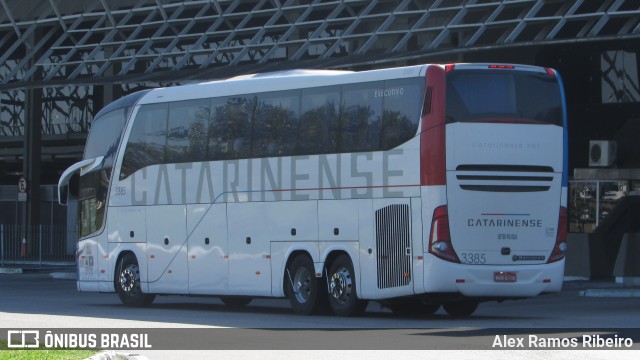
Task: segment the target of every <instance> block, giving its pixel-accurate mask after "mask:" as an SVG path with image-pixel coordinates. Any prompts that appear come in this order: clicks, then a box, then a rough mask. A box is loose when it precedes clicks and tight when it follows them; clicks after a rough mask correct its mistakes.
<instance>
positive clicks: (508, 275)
mask: <svg viewBox="0 0 640 360" xmlns="http://www.w3.org/2000/svg"><path fill="white" fill-rule="evenodd" d="M517 280H518V275H517V274H516V273H515V272H512V271H496V272H494V273H493V281H495V282H516V281H517Z"/></svg>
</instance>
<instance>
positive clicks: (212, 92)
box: [138, 65, 426, 104]
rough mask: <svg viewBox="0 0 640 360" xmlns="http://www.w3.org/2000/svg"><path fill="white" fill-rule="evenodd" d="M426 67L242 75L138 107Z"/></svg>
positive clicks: (153, 96)
mask: <svg viewBox="0 0 640 360" xmlns="http://www.w3.org/2000/svg"><path fill="white" fill-rule="evenodd" d="M425 70H426V66H425V65H416V66H408V67H400V68H391V69H381V70H370V71H359V72H351V71H337V70H289V71H280V72H273V73H264V74H251V75H241V76H237V77H234V78H231V79H226V80H216V81H208V82H201V83H194V84H188V85H182V86H175V87H166V88H158V89H154V90H151V91H150V92H149V93H147V94H145V96H144V97H142V99H140V101H139V102H138V104H152V103H162V102H169V101H180V100H191V99H201V98H210V97H219V96H233V95H241V94H247V93H260V92H269V91H282V90H289V89H302V88H308V87H320V86H330V85H341V84H352V83H360V82H367V81H379V80H388V79H397V78H409V77H417V76H424V73H425Z"/></svg>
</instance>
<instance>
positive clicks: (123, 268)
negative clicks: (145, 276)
mask: <svg viewBox="0 0 640 360" xmlns="http://www.w3.org/2000/svg"><path fill="white" fill-rule="evenodd" d="M114 282H115V288H116V293H117V294H118V297H119V298H120V301H122V303H123V304H124V305H127V306H135V307H141V306H147V305H151V303H152V302H153V300H154V299H155V298H156V296H155V295H151V294H145V293H143V292H142V290H141V289H140V268H139V267H138V260H137V259H136V257H135V256H134V255H133V254H125V255H124V256H123V257H122V259H120V262H119V263H118V267H117V273H116V278H115V279H114Z"/></svg>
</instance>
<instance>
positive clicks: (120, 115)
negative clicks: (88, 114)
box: [84, 108, 127, 159]
mask: <svg viewBox="0 0 640 360" xmlns="http://www.w3.org/2000/svg"><path fill="white" fill-rule="evenodd" d="M126 115H127V108H120V109H116V110H113V111H111V112H109V113H106V114H104V115H102V116H100V117H97V118H96V119H94V120H93V123H92V124H91V130H90V131H89V137H88V139H87V145H86V147H85V150H84V158H85V159H92V158H95V157H97V156H104V157H105V158H109V157H113V155H114V154H115V152H116V150H117V148H118V144H119V143H120V138H121V136H122V132H123V131H124V124H125V121H126Z"/></svg>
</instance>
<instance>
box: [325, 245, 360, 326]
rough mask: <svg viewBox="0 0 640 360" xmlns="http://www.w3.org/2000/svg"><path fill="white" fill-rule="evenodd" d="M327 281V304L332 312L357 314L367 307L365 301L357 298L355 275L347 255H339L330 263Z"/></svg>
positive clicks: (347, 314)
mask: <svg viewBox="0 0 640 360" xmlns="http://www.w3.org/2000/svg"><path fill="white" fill-rule="evenodd" d="M327 282H328V286H327V288H328V289H327V291H328V293H329V305H331V310H333V313H334V314H336V315H338V316H357V315H361V314H362V313H363V312H364V310H365V309H366V308H367V301H365V300H360V299H358V295H357V293H356V276H355V272H354V271H353V263H352V262H351V259H350V258H349V256H347V255H340V256H338V257H337V258H336V259H335V261H334V262H333V264H331V268H330V270H329V278H328V279H327Z"/></svg>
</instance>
